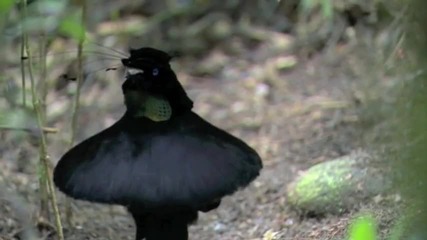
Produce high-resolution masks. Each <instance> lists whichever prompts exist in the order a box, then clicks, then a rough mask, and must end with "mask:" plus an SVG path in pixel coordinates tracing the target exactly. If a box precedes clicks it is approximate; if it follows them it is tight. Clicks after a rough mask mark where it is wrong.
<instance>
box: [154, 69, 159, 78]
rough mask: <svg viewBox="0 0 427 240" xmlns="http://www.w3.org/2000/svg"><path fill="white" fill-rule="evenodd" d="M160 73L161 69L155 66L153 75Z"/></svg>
mask: <svg viewBox="0 0 427 240" xmlns="http://www.w3.org/2000/svg"><path fill="white" fill-rule="evenodd" d="M157 75H159V69H157V68H155V69H153V76H157Z"/></svg>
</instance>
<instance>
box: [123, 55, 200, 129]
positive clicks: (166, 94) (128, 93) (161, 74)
mask: <svg viewBox="0 0 427 240" xmlns="http://www.w3.org/2000/svg"><path fill="white" fill-rule="evenodd" d="M171 58H172V57H171V56H170V55H169V54H167V53H166V52H163V51H160V50H157V49H154V48H148V47H146V48H140V49H135V50H130V57H129V58H125V59H122V63H123V65H124V66H125V67H126V69H127V74H126V80H125V82H124V83H123V85H122V90H123V94H124V95H125V104H126V107H127V111H128V113H130V114H132V115H133V116H136V117H139V116H146V117H148V118H150V119H152V120H155V121H157V120H158V121H162V120H168V119H169V118H170V117H171V116H173V115H179V114H181V113H183V112H186V111H190V110H191V109H192V107H193V102H192V101H191V99H190V98H189V97H188V96H187V94H186V92H185V90H184V88H183V87H182V85H181V84H180V83H179V81H178V79H177V77H176V75H175V73H174V71H173V70H172V68H171V66H170V64H169V61H170V60H171Z"/></svg>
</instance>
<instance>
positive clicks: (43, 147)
mask: <svg viewBox="0 0 427 240" xmlns="http://www.w3.org/2000/svg"><path fill="white" fill-rule="evenodd" d="M22 5H23V8H22V13H23V15H24V17H26V16H27V1H26V0H22ZM22 34H23V35H24V39H26V40H28V37H27V33H26V32H23V33H22ZM24 48H25V52H26V56H27V57H28V75H29V78H30V83H31V96H32V103H33V108H34V111H35V113H36V117H37V123H38V126H39V129H40V132H41V133H40V162H41V167H42V170H43V173H44V174H45V176H47V177H46V184H47V187H48V191H49V192H50V195H49V197H50V200H51V201H50V202H51V204H52V208H53V212H54V214H55V223H56V228H57V229H56V230H57V233H58V238H59V240H64V233H63V231H62V224H61V218H60V216H59V209H58V204H57V201H56V195H55V189H54V187H53V182H52V179H51V178H50V175H51V173H50V171H49V155H48V154H47V144H46V142H47V141H46V134H45V132H44V131H42V130H41V129H42V128H43V126H44V119H43V112H42V110H43V109H42V107H41V104H40V99H39V98H38V95H37V92H36V84H35V80H34V74H33V63H32V59H31V49H30V46H29V44H28V41H25V42H24ZM43 173H42V174H43ZM40 187H42V186H40Z"/></svg>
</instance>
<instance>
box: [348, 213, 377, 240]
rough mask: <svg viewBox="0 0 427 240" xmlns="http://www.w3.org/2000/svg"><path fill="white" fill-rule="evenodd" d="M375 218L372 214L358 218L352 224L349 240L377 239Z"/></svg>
mask: <svg viewBox="0 0 427 240" xmlns="http://www.w3.org/2000/svg"><path fill="white" fill-rule="evenodd" d="M376 239H377V233H376V224H375V219H374V218H373V217H372V216H370V215H366V216H362V217H359V218H356V219H355V220H354V221H353V222H352V224H351V225H350V232H349V240H376Z"/></svg>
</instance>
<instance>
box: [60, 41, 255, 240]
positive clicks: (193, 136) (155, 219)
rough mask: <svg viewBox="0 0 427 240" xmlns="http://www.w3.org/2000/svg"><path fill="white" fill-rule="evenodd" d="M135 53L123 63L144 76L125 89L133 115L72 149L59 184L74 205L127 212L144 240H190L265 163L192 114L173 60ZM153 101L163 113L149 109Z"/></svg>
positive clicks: (62, 165)
mask: <svg viewBox="0 0 427 240" xmlns="http://www.w3.org/2000/svg"><path fill="white" fill-rule="evenodd" d="M130 53H131V56H130V57H129V58H128V59H123V60H122V62H123V64H124V65H125V66H126V67H127V68H129V69H133V70H137V71H136V72H135V71H133V72H135V73H133V74H128V75H127V77H126V80H125V82H124V83H123V85H122V89H123V93H124V96H125V105H126V107H127V111H126V113H125V114H124V116H123V117H122V118H121V119H120V120H119V121H117V122H116V123H115V124H114V125H112V126H111V127H109V128H107V129H105V130H104V131H102V132H100V133H98V134H96V135H94V136H92V137H90V138H88V139H86V140H85V141H83V142H81V143H80V144H78V145H76V146H75V147H74V148H72V149H71V150H69V151H68V152H67V153H66V154H65V155H64V156H63V157H62V158H61V159H60V161H59V162H58V165H57V166H56V168H55V171H54V182H55V184H56V186H57V187H58V188H59V189H60V190H61V191H62V192H64V193H66V194H67V195H69V196H71V197H73V198H76V199H81V200H87V201H93V202H101V203H110V204H120V205H124V206H126V207H127V208H128V210H129V212H130V213H131V214H132V216H133V218H134V220H135V223H136V227H137V234H136V235H137V236H136V239H137V240H141V239H147V240H169V239H176V240H186V239H188V232H187V225H188V224H190V223H191V222H193V221H195V220H196V219H197V212H198V211H204V212H207V211H210V210H212V209H215V208H217V207H218V206H219V204H220V201H221V198H222V197H223V196H225V195H229V194H232V193H233V192H235V191H236V190H238V189H239V188H242V187H245V186H247V185H248V184H249V183H250V182H251V181H252V180H254V179H255V178H256V177H257V176H258V175H259V171H260V169H261V168H262V163H261V159H260V157H259V156H258V154H257V153H256V152H255V151H254V150H253V149H252V148H250V147H249V146H248V145H246V144H245V143H244V142H243V141H241V140H240V139H238V138H236V137H234V136H232V135H230V134H228V133H226V132H225V131H223V130H221V129H219V128H217V127H215V126H213V125H211V124H210V123H208V122H206V121H205V120H203V119H202V118H201V117H199V116H198V115H197V114H196V113H194V112H192V111H191V109H192V106H193V102H192V101H191V100H190V99H189V98H188V96H187V94H186V93H185V91H184V89H183V87H182V86H181V84H180V83H179V82H178V80H177V78H176V75H175V74H174V72H173V71H172V69H171V68H170V65H169V60H170V56H169V55H168V54H167V53H165V52H162V51H159V50H156V49H153V48H141V49H138V50H131V52H130ZM129 72H131V71H129ZM148 98H150V99H155V101H156V103H157V102H158V103H159V104H158V105H156V106H161V107H154V108H153V107H152V106H148V103H149V102H150V101H148V100H147V99H148ZM152 102H153V101H152ZM165 104H166V107H165ZM167 107H170V109H171V112H169V111H166V110H165V109H169V108H167ZM157 108H158V109H159V111H155V112H154V113H150V111H151V110H149V109H155V110H156V109H157ZM152 116H158V117H152ZM159 119H160V120H159Z"/></svg>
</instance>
